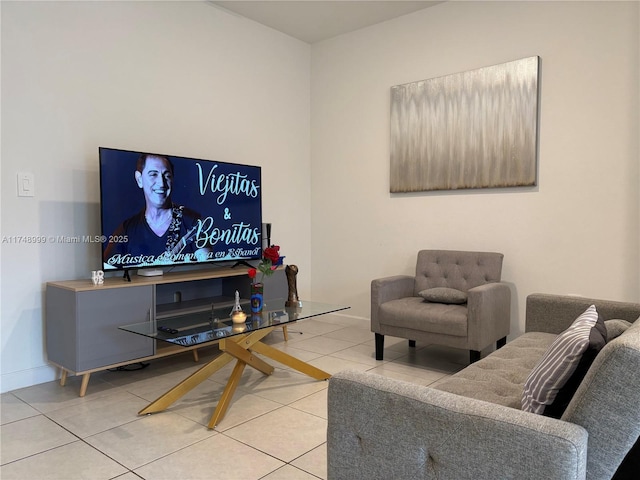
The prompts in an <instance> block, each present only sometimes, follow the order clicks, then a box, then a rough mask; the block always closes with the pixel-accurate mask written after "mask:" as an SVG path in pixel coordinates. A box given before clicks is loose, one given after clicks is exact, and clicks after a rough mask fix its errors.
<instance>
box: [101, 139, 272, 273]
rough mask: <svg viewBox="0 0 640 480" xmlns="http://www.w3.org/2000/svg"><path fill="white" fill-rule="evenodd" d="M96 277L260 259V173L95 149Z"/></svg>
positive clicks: (246, 168) (231, 166)
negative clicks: (132, 270) (97, 161)
mask: <svg viewBox="0 0 640 480" xmlns="http://www.w3.org/2000/svg"><path fill="white" fill-rule="evenodd" d="M99 154H100V155H99V156H100V209H101V221H102V235H103V240H104V241H103V242H102V263H103V270H105V271H107V270H118V269H120V270H122V269H128V268H144V267H155V268H158V267H162V266H166V265H192V264H198V263H208V262H219V261H243V260H244V261H246V260H251V259H259V258H260V257H261V255H262V249H261V243H262V242H261V234H262V203H261V183H260V182H261V169H260V167H256V166H249V165H238V164H232V163H225V162H216V161H210V160H201V159H195V158H185V157H177V156H173V155H162V154H154V153H145V152H133V151H126V150H117V149H113V148H102V147H101V148H100V149H99Z"/></svg>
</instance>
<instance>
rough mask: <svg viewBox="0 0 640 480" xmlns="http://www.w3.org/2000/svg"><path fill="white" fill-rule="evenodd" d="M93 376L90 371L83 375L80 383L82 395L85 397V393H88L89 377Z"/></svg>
mask: <svg viewBox="0 0 640 480" xmlns="http://www.w3.org/2000/svg"><path fill="white" fill-rule="evenodd" d="M90 376H91V374H90V373H85V374H84V375H82V383H81V384H80V396H81V397H84V395H85V394H86V393H87V387H88V386H89V377H90Z"/></svg>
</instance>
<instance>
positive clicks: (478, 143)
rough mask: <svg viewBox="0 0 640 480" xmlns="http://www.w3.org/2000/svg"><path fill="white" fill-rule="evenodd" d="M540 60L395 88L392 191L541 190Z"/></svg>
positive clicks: (493, 67) (501, 65) (391, 146)
mask: <svg viewBox="0 0 640 480" xmlns="http://www.w3.org/2000/svg"><path fill="white" fill-rule="evenodd" d="M539 67H540V58H539V57H537V56H535V57H529V58H523V59H520V60H515V61H512V62H508V63H503V64H500V65H494V66H490V67H485V68H480V69H477V70H471V71H467V72H463V73H456V74H453V75H447V76H444V77H439V78H433V79H430V80H422V81H419V82H413V83H408V84H404V85H397V86H394V87H392V88H391V139H390V140H391V143H390V154H391V175H390V191H391V192H392V193H400V192H421V191H430V190H456V189H475V188H498V187H517V186H532V185H536V184H537V183H536V182H537V147H538V140H537V139H538V103H539V87H538V85H539V82H538V77H539V72H540V68H539Z"/></svg>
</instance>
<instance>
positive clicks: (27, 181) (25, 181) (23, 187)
mask: <svg viewBox="0 0 640 480" xmlns="http://www.w3.org/2000/svg"><path fill="white" fill-rule="evenodd" d="M35 194H36V188H35V177H34V175H33V173H29V172H18V196H19V197H33V196H35Z"/></svg>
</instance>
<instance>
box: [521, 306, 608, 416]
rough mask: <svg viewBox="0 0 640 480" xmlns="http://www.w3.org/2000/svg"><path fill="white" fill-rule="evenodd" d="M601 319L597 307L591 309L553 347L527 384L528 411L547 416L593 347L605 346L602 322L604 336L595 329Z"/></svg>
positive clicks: (525, 405)
mask: <svg viewBox="0 0 640 480" xmlns="http://www.w3.org/2000/svg"><path fill="white" fill-rule="evenodd" d="M598 319H599V318H598V312H597V311H596V307H595V306H594V305H591V306H590V307H589V308H588V309H587V310H586V311H585V312H584V313H583V314H582V315H580V316H579V317H578V318H577V319H576V320H575V321H574V322H573V324H571V326H570V327H569V328H567V329H566V330H565V331H564V332H562V333H561V334H560V335H559V336H558V338H557V339H556V340H555V341H554V342H553V343H552V344H551V346H550V347H549V349H548V350H547V352H546V353H545V355H544V356H543V357H542V359H541V360H540V362H538V364H537V365H536V367H535V368H534V369H533V370H532V371H531V374H530V375H529V377H528V378H527V380H526V382H525V384H524V391H523V395H522V409H523V410H524V411H527V412H532V413H538V414H542V413H544V411H545V408H547V407H548V406H549V405H551V404H553V402H554V400H555V399H556V397H557V395H558V392H559V391H560V389H562V387H564V386H565V384H566V383H567V382H568V381H569V379H570V378H571V376H572V375H573V373H574V372H575V371H576V369H577V367H578V365H579V364H580V361H581V359H582V357H583V355H584V354H585V352H586V351H587V349H588V348H589V346H590V345H591V346H592V347H594V348H597V350H599V349H601V348H602V347H603V346H604V344H605V341H606V331H604V336H603V335H602V331H603V330H602V329H603V328H604V322H603V321H602V318H600V323H601V327H600V328H601V330H600V332H598V329H596V328H595V326H596V323H597V322H598ZM598 337H599V338H598ZM587 369H588V367H587Z"/></svg>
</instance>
